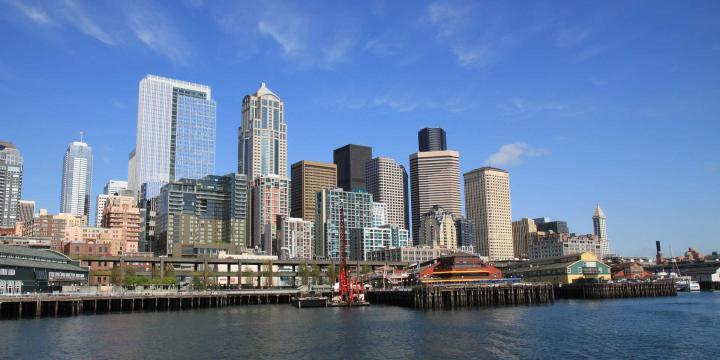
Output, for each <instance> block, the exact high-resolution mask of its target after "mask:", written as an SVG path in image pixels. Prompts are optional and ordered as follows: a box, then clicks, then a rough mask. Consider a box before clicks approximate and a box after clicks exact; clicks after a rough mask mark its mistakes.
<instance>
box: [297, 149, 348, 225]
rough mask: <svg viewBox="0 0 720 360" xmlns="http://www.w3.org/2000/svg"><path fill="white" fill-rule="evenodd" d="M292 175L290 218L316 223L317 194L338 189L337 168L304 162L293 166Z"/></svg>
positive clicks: (313, 162) (320, 163)
mask: <svg viewBox="0 0 720 360" xmlns="http://www.w3.org/2000/svg"><path fill="white" fill-rule="evenodd" d="M290 173H291V176H292V182H291V185H290V193H291V195H290V205H291V206H292V209H290V216H292V217H294V218H302V219H303V220H307V221H311V222H315V205H316V201H317V200H316V196H317V192H318V191H320V190H322V189H328V188H330V189H332V188H335V187H337V185H336V184H337V166H336V165H335V164H329V163H322V162H315V161H307V160H302V161H298V162H296V163H294V164H292V166H291V167H290Z"/></svg>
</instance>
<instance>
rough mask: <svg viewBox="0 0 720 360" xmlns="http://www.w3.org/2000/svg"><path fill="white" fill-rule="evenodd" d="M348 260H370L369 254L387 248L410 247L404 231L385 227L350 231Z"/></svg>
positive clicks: (388, 226) (406, 232) (407, 236)
mask: <svg viewBox="0 0 720 360" xmlns="http://www.w3.org/2000/svg"><path fill="white" fill-rule="evenodd" d="M349 240H350V243H349V247H350V260H354V261H356V260H360V261H366V260H370V256H369V254H370V253H371V252H373V251H379V250H382V249H387V248H398V247H407V246H410V239H409V235H408V231H407V230H406V229H402V228H399V227H397V226H390V225H385V226H382V227H369V228H362V229H357V228H355V229H351V230H350V238H349Z"/></svg>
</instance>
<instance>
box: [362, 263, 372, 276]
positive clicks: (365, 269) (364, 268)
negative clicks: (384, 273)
mask: <svg viewBox="0 0 720 360" xmlns="http://www.w3.org/2000/svg"><path fill="white" fill-rule="evenodd" d="M372 271H373V270H372V268H371V267H370V266H369V265H363V266H362V272H361V274H363V275H364V274H369V273H371V272H372Z"/></svg>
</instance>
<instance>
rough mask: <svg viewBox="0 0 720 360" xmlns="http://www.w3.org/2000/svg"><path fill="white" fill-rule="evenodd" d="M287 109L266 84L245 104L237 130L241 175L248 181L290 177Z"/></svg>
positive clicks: (244, 102) (246, 99)
mask: <svg viewBox="0 0 720 360" xmlns="http://www.w3.org/2000/svg"><path fill="white" fill-rule="evenodd" d="M284 112H285V105H284V103H283V101H282V100H280V98H279V97H278V96H277V95H276V94H275V93H273V92H272V91H271V90H270V89H268V88H267V86H266V85H265V83H261V84H260V88H259V89H258V90H257V91H256V92H255V93H254V94H250V95H246V96H245V97H244V98H243V101H242V125H241V126H240V128H239V129H238V172H239V173H241V174H245V175H247V177H248V180H249V181H251V182H252V181H254V180H255V179H257V178H258V177H260V176H266V175H274V176H282V177H287V126H286V125H285V115H284Z"/></svg>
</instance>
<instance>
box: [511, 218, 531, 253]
mask: <svg viewBox="0 0 720 360" xmlns="http://www.w3.org/2000/svg"><path fill="white" fill-rule="evenodd" d="M512 235H513V250H514V251H515V257H516V258H518V259H527V258H528V250H529V249H530V244H531V243H532V241H533V239H534V238H535V237H536V236H537V225H536V224H535V220H533V219H529V218H522V219H520V220H517V221H513V223H512Z"/></svg>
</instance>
